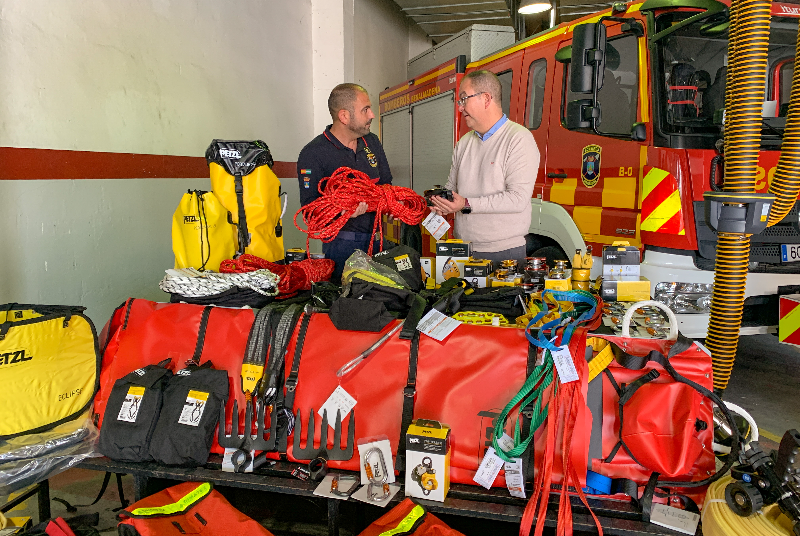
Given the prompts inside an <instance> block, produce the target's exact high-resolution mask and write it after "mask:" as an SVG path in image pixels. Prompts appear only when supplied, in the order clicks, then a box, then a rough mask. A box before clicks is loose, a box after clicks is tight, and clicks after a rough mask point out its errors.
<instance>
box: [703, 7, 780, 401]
mask: <svg viewBox="0 0 800 536" xmlns="http://www.w3.org/2000/svg"><path fill="white" fill-rule="evenodd" d="M770 10H771V5H770V1H769V0H733V1H732V2H731V27H730V31H729V41H728V63H729V67H728V77H727V84H726V90H725V184H724V190H725V191H726V192H732V193H733V192H736V193H753V192H755V176H756V167H757V166H758V153H759V149H760V146H761V110H762V106H763V102H764V80H765V79H766V73H767V51H768V46H769V25H770ZM749 260H750V235H749V234H743V233H738V234H737V233H728V232H720V233H718V236H717V256H716V264H715V269H714V271H715V273H714V291H713V294H712V296H711V315H710V320H709V324H708V338H707V339H706V346H707V347H708V349H709V350H710V351H711V357H712V363H713V365H712V366H713V371H714V388H715V389H716V390H718V391H722V390H724V389H725V388H726V387H727V386H728V381H729V380H730V376H731V370H732V369H733V362H734V360H735V358H736V350H737V347H738V344H739V329H740V327H741V324H742V308H743V305H744V291H745V285H746V283H747V265H748V262H749Z"/></svg>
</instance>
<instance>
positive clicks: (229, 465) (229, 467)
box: [222, 448, 255, 473]
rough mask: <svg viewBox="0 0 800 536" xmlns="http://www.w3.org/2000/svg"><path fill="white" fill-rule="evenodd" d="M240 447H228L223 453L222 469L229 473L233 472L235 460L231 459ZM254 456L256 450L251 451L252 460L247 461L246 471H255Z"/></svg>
mask: <svg viewBox="0 0 800 536" xmlns="http://www.w3.org/2000/svg"><path fill="white" fill-rule="evenodd" d="M237 450H238V449H231V448H226V449H225V453H224V454H223V455H222V470H223V471H226V472H228V473H233V472H234V468H233V462H232V461H231V457H232V456H233V453H234V452H236V451H237ZM253 456H255V453H254V452H251V453H250V461H249V462H247V465H246V466H245V467H244V472H245V473H252V472H253Z"/></svg>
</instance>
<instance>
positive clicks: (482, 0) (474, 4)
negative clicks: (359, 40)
mask: <svg viewBox="0 0 800 536" xmlns="http://www.w3.org/2000/svg"><path fill="white" fill-rule="evenodd" d="M394 1H395V3H397V5H399V6H400V9H402V10H403V13H405V14H406V16H408V17H409V18H411V19H412V20H414V22H416V23H417V24H418V25H419V26H420V28H422V30H423V31H424V32H425V33H426V34H428V37H430V38H431V39H433V41H434V43H440V42H442V41H444V40H445V39H447V38H448V37H450V36H451V35H453V34H456V33H458V32H460V31H461V30H463V29H464V28H466V27H467V26H471V25H473V24H493V25H500V26H511V27H512V28H517V38H518V39H519V38H521V37H524V35H521V34H523V33H525V29H523V24H522V22H523V20H524V23H525V24H524V26H525V27H526V28H527V29H528V30H529V31H531V30H532V31H536V30H538V29H544V28H547V27H549V25H550V12H545V13H540V14H536V15H527V16H524V17H523V16H522V15H519V14H518V13H517V8H518V7H519V4H520V2H521V1H522V0H394ZM551 2H553V3H555V5H556V8H555V9H556V14H557V17H558V22H564V21H568V20H573V19H576V18H579V17H582V16H583V15H586V14H589V13H594V12H595V11H599V10H601V9H604V8H606V7H608V6H610V5H611V2H592V1H590V0H551Z"/></svg>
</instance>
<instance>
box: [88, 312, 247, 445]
mask: <svg viewBox="0 0 800 536" xmlns="http://www.w3.org/2000/svg"><path fill="white" fill-rule="evenodd" d="M253 320H254V313H253V310H252V309H229V308H225V307H211V306H202V305H190V304H184V303H156V302H152V301H148V300H142V299H134V298H130V299H129V300H128V301H126V302H125V303H124V304H123V305H122V306H120V307H119V308H118V309H117V310H116V311H115V312H114V314H113V315H112V317H111V319H110V320H109V322H108V324H107V325H106V326H105V327H104V328H103V333H102V335H101V348H103V360H102V364H101V371H100V389H99V390H98V392H97V395H96V396H95V399H94V414H95V422H96V423H97V425H98V427H101V426H102V419H103V415H104V413H105V406H106V402H107V401H108V395H109V393H110V392H111V388H112V387H113V386H114V382H115V381H116V380H118V379H120V378H122V377H124V376H125V375H127V374H129V373H131V372H133V371H134V370H136V369H139V368H141V367H144V366H146V365H153V364H156V363H159V362H161V361H163V360H164V359H170V360H171V362H170V364H169V365H168V368H170V370H172V371H173V372H175V371H177V370H180V369H182V368H184V366H185V364H186V363H187V362H188V361H194V362H196V363H199V364H203V363H205V362H207V361H211V362H212V363H213V365H214V368H216V369H220V370H226V371H227V372H228V382H229V392H230V393H231V396H229V398H228V405H227V408H228V414H230V412H231V408H232V406H233V401H234V400H238V401H239V404H238V407H239V408H240V410H239V411H240V413H241V414H242V415H243V414H244V409H243V408H245V407H246V406H245V403H244V394H243V393H242V390H241V388H240V383H241V380H240V377H241V369H242V359H243V357H244V354H245V347H246V345H247V340H248V337H249V334H250V329H251V327H252V325H253ZM243 420H244V419H243V417H242V421H243ZM211 451H212V452H215V453H222V452H224V449H222V448H220V447H219V445H218V444H217V435H216V434H215V435H214V444H213V446H212V449H211Z"/></svg>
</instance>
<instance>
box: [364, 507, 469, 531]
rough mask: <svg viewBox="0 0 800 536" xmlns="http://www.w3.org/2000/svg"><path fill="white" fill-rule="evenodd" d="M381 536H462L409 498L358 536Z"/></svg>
mask: <svg viewBox="0 0 800 536" xmlns="http://www.w3.org/2000/svg"><path fill="white" fill-rule="evenodd" d="M383 534H396V535H401V534H402V535H406V534H407V535H409V536H411V535H412V534H413V535H414V536H463V535H462V534H461V533H460V532H458V531H457V530H453V529H451V528H450V527H448V526H447V525H446V524H445V523H444V521H442V520H441V519H439V518H438V517H436V516H435V515H433V514H431V513H428V511H427V510H425V508H423V507H422V506H421V505H419V504H417V503H415V502H414V501H412V500H411V499H409V498H405V499H403V502H401V503H400V504H398V505H397V506H395V507H394V508H392V509H391V510H389V511H388V512H386V514H384V515H383V516H381V517H380V519H378V520H377V521H375V522H374V523H373V524H371V525H370V526H369V527H367V528H366V529H364V531H363V532H361V533H360V534H359V535H358V536H381V535H383Z"/></svg>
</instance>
